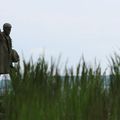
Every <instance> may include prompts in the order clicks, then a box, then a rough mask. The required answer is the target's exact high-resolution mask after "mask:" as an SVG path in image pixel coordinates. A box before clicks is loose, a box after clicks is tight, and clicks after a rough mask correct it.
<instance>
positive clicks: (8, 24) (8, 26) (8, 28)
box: [3, 23, 12, 35]
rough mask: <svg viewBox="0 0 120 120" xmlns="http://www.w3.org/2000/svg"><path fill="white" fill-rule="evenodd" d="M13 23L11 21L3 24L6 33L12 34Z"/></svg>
mask: <svg viewBox="0 0 120 120" xmlns="http://www.w3.org/2000/svg"><path fill="white" fill-rule="evenodd" d="M11 28H12V25H11V24H10V23H5V24H4V25H3V30H4V33H5V34H6V35H10V32H11Z"/></svg>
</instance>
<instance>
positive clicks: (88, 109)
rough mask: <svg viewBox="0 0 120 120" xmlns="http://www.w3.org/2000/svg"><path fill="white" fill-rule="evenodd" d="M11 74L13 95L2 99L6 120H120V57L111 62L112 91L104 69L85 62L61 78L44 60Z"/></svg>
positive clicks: (55, 68) (11, 93)
mask: <svg viewBox="0 0 120 120" xmlns="http://www.w3.org/2000/svg"><path fill="white" fill-rule="evenodd" d="M23 63H24V71H22V72H21V67H20V66H19V65H18V66H17V67H16V69H17V70H16V71H15V70H12V71H11V79H12V86H13V89H12V91H11V92H10V93H9V94H7V95H5V96H3V100H4V102H3V106H4V110H5V119H6V120H119V119H120V114H119V111H120V94H119V91H120V57H119V56H118V55H115V57H114V58H111V64H110V70H111V71H110V79H109V87H107V86H106V85H105V81H107V77H106V75H105V73H104V74H102V73H101V66H100V65H96V68H95V69H94V68H92V67H88V66H87V64H86V62H85V61H84V60H83V61H82V62H81V63H80V64H78V66H77V67H76V73H75V74H74V71H73V69H72V68H71V69H68V68H65V72H64V75H61V74H60V71H59V68H58V66H56V65H55V63H54V62H52V63H51V65H48V64H47V62H46V61H45V59H44V58H39V60H38V61H37V63H36V64H35V63H33V62H32V61H30V62H25V61H23Z"/></svg>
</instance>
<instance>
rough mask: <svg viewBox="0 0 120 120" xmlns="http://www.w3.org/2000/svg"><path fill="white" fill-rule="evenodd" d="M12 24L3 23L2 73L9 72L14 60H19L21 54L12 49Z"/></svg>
mask: <svg viewBox="0 0 120 120" xmlns="http://www.w3.org/2000/svg"><path fill="white" fill-rule="evenodd" d="M11 28H12V26H11V24H9V23H5V24H4V25H3V32H0V74H8V73H9V72H10V68H12V67H13V66H12V62H18V61H19V55H18V54H17V52H16V51H15V50H13V49H12V40H11V37H10V32H11Z"/></svg>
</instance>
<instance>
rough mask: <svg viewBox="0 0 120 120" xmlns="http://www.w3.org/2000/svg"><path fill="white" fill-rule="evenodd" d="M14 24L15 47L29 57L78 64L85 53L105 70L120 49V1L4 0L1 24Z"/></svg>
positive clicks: (86, 57)
mask: <svg viewBox="0 0 120 120" xmlns="http://www.w3.org/2000/svg"><path fill="white" fill-rule="evenodd" d="M5 22H9V23H11V24H12V26H13V27H12V32H11V37H12V40H13V47H14V48H15V49H16V50H17V51H18V52H19V54H20V56H21V58H22V54H24V57H25V58H26V59H29V57H30V56H31V55H32V56H33V59H35V60H36V59H37V58H38V56H39V55H41V54H45V57H46V59H47V60H50V58H51V56H52V57H53V58H55V59H57V58H58V56H59V55H61V61H62V62H63V63H65V62H66V61H67V60H68V64H69V65H70V66H71V65H73V66H76V65H77V63H78V62H79V60H80V58H81V56H82V55H84V58H85V60H86V61H87V62H88V63H90V64H94V61H95V58H96V59H97V61H98V62H100V63H101V66H102V68H103V69H105V68H106V67H107V65H108V60H107V58H109V56H110V55H111V54H113V53H114V52H115V51H117V52H118V53H119V49H120V0H59V1H58V0H19V1H18V0H3V1H1V4H0V27H1V30H2V25H3V24H4V23H5Z"/></svg>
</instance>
